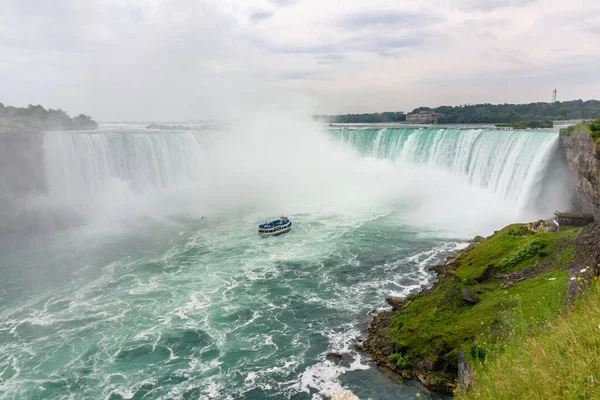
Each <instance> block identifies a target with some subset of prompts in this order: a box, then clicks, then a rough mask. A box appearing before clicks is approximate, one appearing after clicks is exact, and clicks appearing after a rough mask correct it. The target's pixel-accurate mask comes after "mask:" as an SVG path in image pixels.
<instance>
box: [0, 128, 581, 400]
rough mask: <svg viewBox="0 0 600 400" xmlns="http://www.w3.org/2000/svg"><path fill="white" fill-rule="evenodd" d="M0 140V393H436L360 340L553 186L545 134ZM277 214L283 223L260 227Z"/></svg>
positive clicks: (561, 166) (115, 132) (158, 134)
mask: <svg viewBox="0 0 600 400" xmlns="http://www.w3.org/2000/svg"><path fill="white" fill-rule="evenodd" d="M9 140H10V143H11V145H10V147H9V146H8V145H7V144H6V143H8V141H9ZM19 140H25V139H23V138H21V139H19ZM0 142H1V143H2V144H3V146H2V150H1V151H6V152H8V151H9V150H7V149H10V154H8V153H7V154H3V156H4V159H8V157H9V156H10V157H11V158H10V159H11V160H13V161H11V162H12V163H13V167H14V168H13V170H14V171H17V172H16V173H14V174H3V175H2V176H1V179H2V182H1V183H2V185H0V187H1V188H2V189H1V190H2V191H3V192H2V197H1V200H2V204H3V207H4V209H5V210H10V212H4V213H2V214H0V224H1V225H0V227H1V228H2V229H0V273H1V274H2V279H1V280H0V398H7V399H12V398H19V399H20V398H27V399H67V398H100V399H113V400H116V399H329V398H332V397H334V396H335V395H340V394H346V395H347V396H350V398H361V399H413V398H415V395H416V394H417V393H420V395H421V398H437V397H436V395H434V394H427V393H425V392H420V387H419V385H418V384H417V383H414V382H409V383H407V384H405V385H403V386H398V385H397V384H396V383H395V382H393V381H391V380H389V378H387V376H385V375H384V374H382V373H380V372H378V371H377V369H375V368H374V367H373V365H371V364H370V363H369V360H368V359H366V358H365V357H364V356H363V355H362V354H360V353H359V352H357V351H356V350H355V344H357V343H358V342H359V341H360V339H361V337H362V335H363V333H364V330H365V329H366V327H367V324H368V322H369V321H370V319H371V317H372V315H373V313H374V312H376V311H377V310H380V309H383V308H385V307H386V304H385V302H384V298H385V297H389V296H406V295H407V294H409V293H412V292H415V291H417V290H419V289H420V288H422V287H423V286H424V285H428V284H430V283H432V282H433V280H434V276H433V275H432V273H431V272H430V271H429V270H428V267H429V266H431V265H434V264H436V263H439V262H440V261H443V259H444V258H445V257H446V256H449V255H450V254H452V253H453V252H454V251H456V250H458V249H460V248H463V247H465V246H466V245H467V243H468V240H469V239H470V238H472V237H473V236H475V235H488V234H490V233H492V232H493V230H495V229H499V228H500V227H502V226H504V225H505V224H508V223H511V222H517V221H524V222H525V221H528V220H533V219H539V218H543V217H546V218H547V217H549V216H551V215H552V212H554V210H555V209H565V208H566V207H567V206H568V204H569V200H570V199H569V192H570V186H569V185H570V181H569V179H570V178H569V174H568V171H567V169H566V166H565V162H564V155H563V154H562V153H561V151H560V150H561V149H560V147H559V143H558V133H557V132H556V131H555V130H535V131H533V130H522V131H517V130H515V131H498V130H493V129H489V128H480V129H472V128H443V127H435V128H431V127H429V128H419V129H417V128H402V129H399V128H385V129H381V128H380V127H360V128H358V127H356V128H351V127H344V128H330V129H324V128H322V127H319V126H315V125H313V124H312V123H306V122H302V121H292V122H290V121H285V120H273V119H264V120H263V119H260V118H257V119H256V121H254V122H252V123H249V124H245V125H243V126H234V127H233V128H231V129H229V130H223V131H154V130H148V129H145V128H144V125H141V124H102V125H101V126H100V128H99V129H98V130H95V131H80V132H48V133H45V134H43V136H42V135H40V137H36V138H33V139H31V140H29V141H27V142H26V143H25V142H22V143H21V142H19V141H17V142H15V139H14V138H12V137H11V138H6V137H0ZM281 213H285V214H286V215H287V216H288V217H289V218H290V219H291V220H292V222H293V224H294V225H293V228H292V231H291V232H290V233H287V234H285V235H281V236H278V237H272V238H260V237H258V235H257V225H258V224H260V223H263V222H265V220H271V219H274V218H276V217H278V216H279V215H280V214H281ZM14 216H17V217H14ZM331 352H334V353H339V354H341V355H342V359H341V360H339V361H333V360H328V359H327V357H326V355H327V354H328V353H331Z"/></svg>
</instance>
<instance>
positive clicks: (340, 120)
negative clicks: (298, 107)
mask: <svg viewBox="0 0 600 400" xmlns="http://www.w3.org/2000/svg"><path fill="white" fill-rule="evenodd" d="M313 119H314V120H315V121H319V122H328V123H334V124H374V123H381V122H387V123H390V122H402V121H406V115H405V114H404V113H403V112H382V113H373V114H346V115H315V116H313Z"/></svg>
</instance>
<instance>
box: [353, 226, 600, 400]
mask: <svg viewBox="0 0 600 400" xmlns="http://www.w3.org/2000/svg"><path fill="white" fill-rule="evenodd" d="M519 226H522V224H514V225H509V226H507V227H505V228H503V229H501V230H499V231H496V232H495V233H494V234H493V235H491V236H489V237H487V238H485V239H484V238H476V239H474V240H472V241H471V244H470V245H469V246H468V247H467V248H465V249H463V250H459V251H457V252H456V253H455V254H454V255H453V256H450V257H448V258H447V259H446V260H445V261H444V263H442V264H438V265H433V266H431V267H429V270H431V271H434V272H435V274H436V280H435V282H433V283H432V284H430V285H427V286H425V287H423V288H422V289H421V290H420V291H419V292H417V293H414V294H411V295H409V296H407V297H406V298H387V299H386V302H387V303H388V304H389V305H390V307H391V308H389V309H387V310H384V311H382V312H380V313H378V314H377V315H375V316H374V317H373V318H372V320H371V322H370V324H369V326H368V328H367V330H366V337H363V341H362V343H361V346H360V347H361V349H362V352H364V353H365V354H366V355H368V356H369V357H370V358H371V360H372V361H373V362H374V363H375V365H376V366H377V368H378V369H380V370H381V371H382V372H384V373H385V374H387V375H390V376H393V377H395V379H398V380H400V381H401V380H402V379H415V380H418V381H419V382H420V383H421V384H422V385H423V386H424V387H425V389H426V390H427V391H431V392H434V393H437V394H440V395H452V394H457V393H459V392H460V391H461V390H462V389H464V388H466V387H469V386H470V385H471V383H472V380H473V377H472V370H473V368H472V365H471V364H472V363H473V349H479V347H478V344H477V343H478V342H477V340H478V339H477V338H478V336H477V335H485V336H487V335H488V334H489V335H490V336H493V337H494V339H495V340H499V341H508V340H510V339H511V335H510V334H508V333H506V332H508V330H506V326H505V321H503V320H501V317H500V314H501V313H506V312H507V311H506V310H507V307H506V306H503V307H502V308H489V307H490V306H489V304H488V305H487V307H488V308H487V309H486V310H488V311H490V310H491V311H493V312H497V313H498V316H497V317H495V318H492V319H490V320H489V321H490V322H489V323H487V322H486V320H485V318H483V319H482V322H481V325H478V324H471V325H473V326H474V327H475V328H472V327H471V325H469V329H474V331H473V332H470V331H468V332H467V334H465V333H464V332H460V329H454V330H455V331H459V332H454V333H455V334H456V335H457V336H458V337H459V338H463V339H464V338H466V340H465V342H464V343H462V342H461V341H460V340H462V339H460V340H456V341H454V342H452V339H448V337H450V338H451V337H452V335H453V328H452V326H448V325H449V323H446V322H444V318H446V319H448V317H449V315H450V317H452V318H454V319H452V318H451V319H450V320H449V321H452V324H456V327H457V328H458V327H460V325H461V324H467V325H468V324H469V323H470V322H472V321H469V320H467V321H466V322H465V320H464V318H463V314H468V315H470V317H468V318H470V319H476V318H475V317H474V316H473V315H472V314H473V313H474V312H475V310H476V308H477V307H480V308H481V309H482V310H484V308H483V307H484V305H486V304H487V303H490V300H489V299H494V296H497V295H498V294H499V293H505V294H506V295H508V296H510V293H512V292H515V293H514V294H516V296H519V293H521V294H523V293H522V292H523V289H520V287H524V288H526V287H528V286H532V285H539V286H540V287H544V284H543V283H542V282H544V283H548V284H553V285H554V286H551V285H545V286H548V289H547V290H549V291H551V290H552V289H553V288H554V292H560V291H559V290H558V289H557V288H559V287H560V288H562V289H564V290H562V292H564V293H563V296H562V297H560V296H558V297H557V299H558V300H556V301H559V300H560V305H561V307H560V309H561V312H560V313H555V314H552V317H550V318H549V319H551V318H561V315H562V311H563V310H564V309H565V308H567V307H569V306H570V305H572V304H573V299H574V297H575V296H576V295H577V294H579V293H580V292H581V291H582V290H581V288H582V286H583V285H585V284H586V283H587V282H589V280H590V279H591V278H592V277H593V276H595V275H596V274H597V271H596V268H595V266H596V265H598V261H600V255H599V254H598V251H597V250H595V248H593V247H592V246H591V245H592V244H593V243H597V242H598V241H599V240H600V224H599V223H598V222H595V223H593V224H591V225H588V226H586V227H579V228H575V227H565V230H564V231H561V232H562V233H552V232H546V233H535V234H531V233H529V234H527V233H523V232H520V231H519V232H517V231H516V230H517V229H518V227H519ZM514 232H517V233H514ZM511 235H512V236H511ZM553 235H554V236H553ZM542 239H543V240H544V241H546V242H547V243H546V244H545V245H544V246H541V247H540V248H539V249H537V251H536V252H534V253H532V254H533V255H532V256H531V257H530V258H529V261H528V260H527V259H525V260H521V261H519V263H520V264H519V267H518V268H514V270H511V271H502V270H501V269H499V268H498V266H497V265H495V264H494V265H493V264H489V265H487V266H484V267H483V270H479V269H478V268H479V265H476V263H477V258H485V256H486V252H489V251H490V250H493V249H492V247H494V246H496V245H497V243H501V242H503V241H506V240H510V241H514V242H515V243H517V244H519V246H521V245H522V246H525V247H527V246H529V247H531V246H532V245H531V243H540V241H541V240H542ZM513 247H514V248H510V251H509V252H508V253H503V252H499V253H498V255H497V257H496V259H495V261H494V262H495V263H496V264H498V263H499V260H502V261H500V263H502V262H504V260H506V259H507V258H510V257H513V258H514V254H518V253H519V251H521V250H519V249H521V248H522V247H518V246H516V245H515V246H513ZM521 252H522V251H521ZM566 254H568V255H569V257H568V258H569V259H568V260H566V261H565V260H563V261H565V262H563V263H561V265H560V268H558V267H556V263H557V260H562V259H564V258H565V257H566V256H565V255H566ZM561 257H562V258H561ZM469 263H472V264H469ZM586 264H587V265H588V268H589V265H592V266H594V267H592V268H591V269H588V270H587V271H586V272H585V273H582V272H581V271H584V270H585V265H586ZM582 266H583V268H584V269H583V270H582V269H581V268H582ZM466 273H473V274H472V275H469V276H466V275H465V274H466ZM477 274H479V275H477ZM576 278H577V279H576ZM557 279H558V280H557ZM563 282H564V286H560V285H562V284H563ZM558 283H560V285H558ZM544 290H546V289H544ZM549 293H550V292H549ZM555 294H556V293H555ZM441 296H443V297H441ZM440 299H442V300H444V299H446V300H447V303H452V304H454V305H453V307H454V308H452V309H450V310H444V308H445V307H446V304H444V301H439V300H440ZM525 300H526V297H525ZM438 307H439V308H440V309H442V310H441V311H438ZM509 311H510V310H509ZM424 314H431V317H430V318H429V319H428V320H427V319H426V318H425V317H424V316H423V315H424ZM436 314H439V320H438V318H437V315H436ZM479 317H480V318H482V317H481V316H479ZM461 318H462V319H461ZM423 321H425V322H426V323H428V324H429V325H426V324H424V325H423V329H427V327H432V326H433V327H436V328H438V331H437V332H430V331H425V330H422V328H421V325H420V323H423ZM545 321H546V320H544V322H545ZM539 323H541V322H539ZM409 325H410V326H411V328H410V329H407V328H406V326H409ZM535 326H537V325H536V324H533V325H532V327H531V328H532V329H534V328H535ZM490 332H491V333H490ZM399 333H401V334H402V336H400V337H399V336H398V334H399ZM461 335H463V336H461ZM429 338H431V339H430V340H431V341H432V343H433V344H432V345H429V344H428V343H425V344H423V342H424V341H425V342H426V341H427V340H429ZM448 342H451V344H448ZM415 343H417V345H416V346H414V344H415ZM436 346H437V347H436ZM444 346H446V347H444Z"/></svg>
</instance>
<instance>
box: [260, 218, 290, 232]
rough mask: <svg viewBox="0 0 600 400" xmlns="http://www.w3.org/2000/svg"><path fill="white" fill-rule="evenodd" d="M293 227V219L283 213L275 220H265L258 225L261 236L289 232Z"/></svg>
mask: <svg viewBox="0 0 600 400" xmlns="http://www.w3.org/2000/svg"><path fill="white" fill-rule="evenodd" d="M291 229H292V221H290V220H289V219H288V217H284V216H283V215H282V216H281V217H280V218H279V219H276V220H274V221H271V222H265V223H264V224H261V225H259V226H258V235H259V236H277V235H281V234H282V233H286V232H289V231H290V230H291Z"/></svg>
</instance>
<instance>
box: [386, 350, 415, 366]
mask: <svg viewBox="0 0 600 400" xmlns="http://www.w3.org/2000/svg"><path fill="white" fill-rule="evenodd" d="M388 360H390V361H391V362H393V363H394V364H396V366H397V367H398V368H400V369H407V368H410V367H411V365H412V363H411V361H410V360H409V359H408V358H406V357H402V354H399V353H394V354H390V355H389V357H388Z"/></svg>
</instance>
